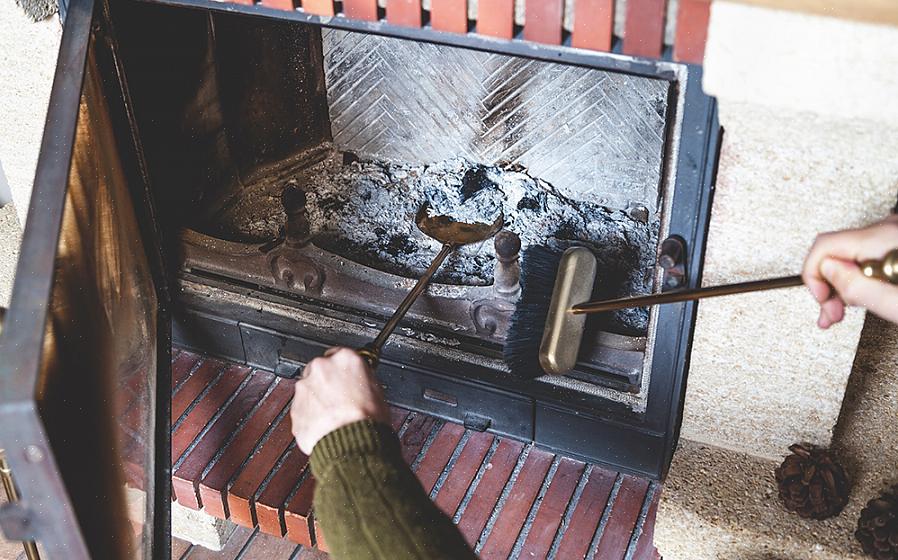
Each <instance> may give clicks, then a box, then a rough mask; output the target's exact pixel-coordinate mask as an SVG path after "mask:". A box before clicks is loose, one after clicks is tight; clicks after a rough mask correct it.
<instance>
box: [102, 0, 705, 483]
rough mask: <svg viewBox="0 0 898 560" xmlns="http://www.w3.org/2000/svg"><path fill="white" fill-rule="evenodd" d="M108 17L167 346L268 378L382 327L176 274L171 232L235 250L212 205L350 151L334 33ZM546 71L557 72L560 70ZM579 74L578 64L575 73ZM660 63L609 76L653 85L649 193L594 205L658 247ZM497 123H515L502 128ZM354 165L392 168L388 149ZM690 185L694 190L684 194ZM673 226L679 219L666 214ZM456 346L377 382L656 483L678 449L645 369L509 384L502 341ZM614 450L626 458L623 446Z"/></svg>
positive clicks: (247, 23) (677, 88)
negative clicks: (168, 298)
mask: <svg viewBox="0 0 898 560" xmlns="http://www.w3.org/2000/svg"><path fill="white" fill-rule="evenodd" d="M114 22H115V25H116V28H117V38H118V42H119V45H118V47H119V53H120V55H121V57H122V61H123V68H124V72H125V76H126V78H127V82H128V88H129V95H130V98H131V102H132V103H133V109H134V115H133V116H134V121H133V123H132V125H133V126H135V127H136V132H137V136H138V138H139V142H140V144H141V149H142V152H143V156H144V159H145V161H146V165H147V171H148V176H149V178H150V181H151V184H152V188H153V191H154V195H155V197H156V201H157V219H158V220H159V222H160V224H161V225H162V235H163V237H164V239H163V241H164V243H165V245H166V247H167V252H166V255H167V258H168V260H169V266H168V270H169V271H171V275H172V278H171V281H172V283H173V285H175V286H177V287H178V290H177V291H178V293H179V296H178V298H177V300H178V301H177V305H176V309H175V315H176V316H177V317H178V320H177V321H176V324H175V326H174V327H175V334H174V336H175V339H176V341H178V342H179V343H180V344H182V345H187V346H191V347H193V348H196V349H199V350H203V351H207V352H211V353H217V354H220V355H223V356H226V357H230V358H233V359H237V360H239V361H243V362H246V363H249V364H250V365H253V366H256V367H261V368H264V369H270V370H278V369H280V368H284V367H291V366H295V365H297V364H301V363H303V362H304V361H306V360H307V359H309V358H311V357H313V356H314V355H317V354H318V353H320V351H321V349H322V348H323V347H324V346H325V345H327V344H333V343H340V344H346V345H361V344H363V343H364V342H366V340H367V339H368V338H370V337H371V336H372V335H373V333H374V332H375V331H376V328H375V326H374V325H375V324H376V322H377V321H373V322H372V323H371V324H368V323H367V322H366V321H363V324H362V325H359V321H358V318H359V316H358V315H354V314H353V313H352V310H351V309H345V308H342V307H340V306H339V305H329V306H323V307H322V306H320V305H317V304H316V303H315V302H313V301H311V300H310V299H309V298H307V297H304V296H303V295H302V294H299V295H297V294H295V293H289V291H285V290H279V289H260V288H259V285H258V284H257V283H255V282H254V278H253V277H252V275H251V274H249V273H248V274H247V275H246V276H245V277H243V278H234V277H231V278H223V277H222V276H221V275H216V274H214V273H211V272H210V271H208V270H207V271H198V270H193V269H188V270H185V269H184V268H183V266H182V265H183V262H184V258H185V257H184V254H185V251H188V249H186V248H185V244H184V242H183V236H182V231H183V230H184V229H185V228H187V229H190V230H194V231H196V232H199V233H200V234H205V235H206V236H208V237H209V238H210V239H216V238H217V239H220V240H221V241H222V242H231V243H236V242H241V241H245V240H242V239H239V238H238V237H237V236H234V235H233V234H232V233H231V232H228V231H226V230H224V229H222V227H221V223H220V222H219V221H217V219H216V216H217V215H218V214H217V212H218V211H219V210H220V209H221V208H222V206H223V205H227V204H228V202H229V201H230V200H233V198H234V197H237V196H239V195H240V194H241V193H242V191H243V190H244V189H245V188H246V186H247V185H251V184H253V183H254V182H256V181H258V180H260V179H261V178H264V177H266V176H271V175H273V174H276V173H277V171H278V170H280V169H283V168H284V166H285V162H286V163H287V164H288V165H289V163H290V162H291V161H294V160H295V158H296V157H298V156H297V155H298V154H300V155H301V154H307V153H309V152H310V151H314V150H315V149H317V148H319V147H321V146H330V145H332V143H334V142H335V139H336V148H337V149H339V148H340V147H345V148H352V145H351V144H352V143H351V142H349V141H345V136H344V141H340V139H339V137H338V136H337V130H338V129H339V130H341V131H343V132H345V128H344V129H341V128H340V127H339V126H335V125H334V122H333V118H334V115H335V111H334V107H335V98H334V93H335V92H336V88H337V84H335V83H333V82H331V83H329V81H328V80H329V77H330V78H331V79H332V78H333V74H332V71H333V67H331V68H330V69H329V67H328V64H329V61H328V55H329V54H331V55H333V54H334V52H336V51H334V50H331V51H328V50H327V48H326V45H327V44H328V40H327V38H326V35H327V34H328V33H334V30H332V29H323V28H321V27H319V26H318V25H314V24H310V22H292V21H287V20H285V19H275V18H259V17H247V16H246V15H244V14H239V13H225V12H222V11H216V10H215V9H211V10H195V9H180V8H173V7H172V6H168V5H165V3H159V2H146V3H144V2H135V3H126V4H123V5H122V6H121V7H120V8H117V9H115V10H114ZM342 33H346V31H342ZM378 40H380V39H378ZM384 40H386V39H384ZM390 40H393V41H397V40H399V39H390ZM518 54H524V53H518ZM521 60H522V61H526V59H525V58H522V59H521ZM574 60H576V57H575V58H574ZM330 62H331V63H332V62H333V61H330ZM523 63H524V62H522V64H523ZM545 64H548V65H549V66H552V65H553V63H545ZM555 66H558V71H563V68H564V67H565V64H558V65H555ZM589 66H590V64H589V63H588V62H584V63H583V64H580V65H577V64H575V65H574V66H572V68H575V69H576V68H588V67H589ZM662 66H663V64H662ZM669 66H670V68H667V67H664V68H661V67H659V68H657V69H655V70H652V69H649V70H650V71H646V72H642V73H643V76H638V75H635V74H615V73H608V74H609V75H612V76H613V77H614V78H615V79H616V80H618V81H617V82H615V84H616V85H615V87H616V88H617V89H620V88H625V87H627V84H628V83H631V82H638V81H640V80H643V82H644V84H645V85H646V86H647V87H648V88H649V89H652V88H654V91H655V93H657V96H658V97H657V98H656V99H651V100H649V101H647V102H646V105H645V107H643V108H642V109H641V110H643V109H651V110H652V112H653V113H654V116H653V118H655V119H660V120H661V122H662V124H661V125H659V126H654V125H653V126H649V127H648V128H646V129H644V130H643V132H644V131H646V130H648V131H654V132H653V133H652V134H657V136H658V138H655V139H654V140H653V141H654V142H656V143H655V144H653V146H654V148H652V150H648V151H646V150H643V152H642V153H641V154H640V155H639V157H648V161H647V162H644V163H645V165H644V166H643V168H642V169H641V171H640V172H645V173H648V174H649V176H651V177H654V178H655V179H652V181H655V180H657V182H656V183H654V184H648V185H646V186H645V189H644V192H647V193H649V194H648V195H647V196H642V197H641V198H640V197H637V196H630V197H629V198H623V199H620V200H610V199H603V200H600V201H599V202H601V203H602V204H608V205H609V207H612V209H613V210H615V211H618V212H621V213H630V212H633V211H634V207H638V208H635V211H636V213H637V214H641V213H642V211H647V212H649V214H650V215H652V216H654V219H656V220H658V222H659V224H660V225H659V231H658V234H659V235H660V236H662V237H663V236H664V235H666V233H667V230H668V228H669V226H668V221H669V220H670V217H669V216H667V215H666V214H667V213H668V211H669V209H670V208H672V207H675V205H673V203H672V199H673V197H674V196H675V194H676V192H678V191H679V184H678V183H677V179H676V177H677V170H678V169H679V168H680V165H681V164H680V163H679V161H680V160H679V159H678V158H679V155H678V148H676V147H674V148H672V147H671V145H674V146H676V145H679V144H678V143H679V141H680V140H679V132H678V130H679V122H680V119H683V118H684V117H683V102H682V98H681V96H682V95H684V93H685V81H680V82H678V81H677V79H675V77H676V75H677V74H676V72H675V71H673V70H671V68H673V67H674V65H669ZM329 72H330V73H331V74H329ZM596 72H600V71H598V70H597V71H596ZM601 72H604V73H607V72H605V71H601ZM644 76H647V77H644ZM682 76H686V74H685V73H683V74H682ZM690 76H691V75H690ZM653 77H654V80H653V79H652V78H653ZM691 79H692V80H693V82H695V81H696V80H698V79H699V78H698V77H691ZM655 82H657V84H654V83H655ZM696 83H697V82H696ZM656 85H657V87H655V86H656ZM407 87H408V88H414V87H415V84H407ZM692 87H697V85H696V86H692ZM643 93H644V92H643ZM329 95H330V97H329ZM662 101H663V103H660V102H662ZM659 103H660V105H659ZM703 103H705V102H704V101H702V102H701V103H699V104H698V105H697V109H696V113H695V114H696V117H695V118H697V119H698V121H696V122H697V123H698V124H697V126H698V127H699V128H700V127H703V126H707V125H708V124H709V123H710V122H711V121H707V122H706V121H704V120H702V119H710V118H712V117H709V115H712V114H713V113H712V112H711V110H710V109H708V108H707V105H705V104H703ZM584 108H585V109H589V108H590V107H588V104H587V106H585V107H584ZM406 109H407V108H406ZM638 114H639V115H643V116H645V115H649V116H651V113H638ZM417 116H418V115H412V117H417ZM637 120H638V119H637ZM481 122H483V121H481ZM508 123H511V126H514V122H513V121H510V120H509V121H508ZM613 125H614V123H611V125H610V126H611V128H614V126H613ZM503 126H509V124H506V125H503ZM332 131H333V133H332ZM332 134H333V135H332ZM652 134H649V136H652ZM639 140H640V141H645V140H646V138H640V139H639ZM703 141H705V142H708V140H707V138H703ZM655 149H657V154H655V153H654V150H655ZM697 149H698V150H699V158H698V161H706V158H707V157H708V155H709V153H710V152H708V149H709V148H708V147H707V146H705V145H703V146H698V148H697ZM358 151H362V152H364V150H358ZM647 154H648V155H647ZM363 155H365V156H368V157H372V156H375V157H376V156H381V155H382V156H383V157H384V158H385V159H390V155H389V154H386V155H384V154H378V153H373V154H363ZM463 155H469V154H463ZM649 156H650V157H649ZM712 157H713V156H712ZM497 159H498V158H497ZM478 163H480V164H490V163H492V162H490V161H481V162H478ZM495 163H501V162H495ZM619 164H620V162H616V165H618V166H619ZM668 164H671V165H673V167H671V165H668ZM674 164H675V165H674ZM693 171H694V172H695V176H694V177H695V180H696V184H697V185H698V184H699V183H701V182H703V181H707V180H709V179H708V176H707V175H706V168H705V164H704V163H702V164H700V165H698V166H696V165H695V164H693V165H692V169H690V172H693ZM675 183H677V189H674V184H675ZM694 188H699V189H701V187H700V186H697V187H690V189H694ZM690 189H687V190H686V191H684V194H682V195H679V196H681V197H692V196H696V197H697V198H696V199H695V200H696V201H698V202H696V203H695V204H703V202H701V201H702V200H704V201H705V202H704V203H706V202H707V200H708V199H707V198H704V199H703V198H702V197H703V195H702V194H701V193H700V192H697V191H693V190H690ZM587 194H589V193H587ZM598 198H602V197H598ZM597 200H598V199H597ZM688 200H691V199H688ZM688 204H693V202H689V203H688ZM672 205H673V206H672ZM686 212H687V213H688V210H687V211H686ZM699 212H700V213H701V211H699ZM701 215H703V214H701ZM672 216H673V218H674V219H675V220H676V219H678V218H677V217H676V212H674V214H672ZM703 220H704V218H701V219H700V220H698V225H697V226H696V227H698V229H696V230H694V231H692V233H690V232H686V233H685V234H684V236H685V237H686V239H687V241H689V242H691V241H693V240H694V239H697V240H698V241H699V245H698V246H697V248H695V249H693V248H691V247H690V254H693V255H694V254H697V253H695V252H696V251H699V252H700V251H701V243H700V241H701V237H702V236H703V229H702V226H701V223H703ZM687 222H688V219H687ZM684 223H686V222H684ZM690 227H692V226H691V225H690ZM696 236H697V237H696ZM652 252H653V253H654V246H652ZM652 257H654V255H652ZM698 266H699V265H698V264H689V265H688V267H689V268H690V270H692V271H693V275H692V276H691V277H690V281H691V282H695V280H696V279H697V276H698V275H697V274H695V272H696V271H697V270H699V268H698ZM645 274H647V275H648V277H649V278H650V285H651V286H652V289H658V288H657V286H658V279H659V277H660V276H659V271H658V270H657V269H655V268H654V267H653V266H650V267H649V268H648V269H647V270H646V271H645ZM690 316H691V311H689V308H688V306H687V307H684V308H683V309H682V310H681V311H677V312H676V316H674V315H671V316H670V317H669V318H668V319H665V320H666V321H667V324H668V325H670V326H672V325H673V324H676V325H680V322H681V321H683V323H682V324H683V325H687V327H686V328H687V329H688V330H687V332H686V333H685V336H686V338H685V339H684V338H682V336H683V331H678V332H680V334H678V335H677V336H676V337H673V338H672V339H671V340H670V344H667V343H665V345H664V348H663V351H664V355H665V356H666V357H670V359H671V360H673V362H672V363H671V364H664V365H662V366H659V367H661V368H662V369H665V368H668V367H669V368H671V370H672V371H673V370H675V371H682V369H683V367H684V358H678V356H682V352H683V351H684V348H686V347H688V344H689V341H688V337H689V332H691V322H690V321H691V319H689V317H690ZM653 317H654V315H653ZM652 321H656V319H655V318H653V319H652ZM663 322H664V321H662V323H663ZM677 328H682V327H681V326H678V327H677ZM459 340H461V343H460V346H454V347H445V346H443V347H441V346H440V344H439V343H434V342H433V341H432V340H431V341H429V340H426V339H420V338H418V339H416V338H415V337H414V336H408V337H405V338H403V339H402V346H403V352H402V355H401V357H398V356H397V355H395V354H394V355H392V356H391V355H390V353H389V352H388V353H387V354H386V356H385V361H384V367H383V368H382V371H381V372H380V374H381V375H380V376H381V379H382V381H383V382H384V384H385V385H387V386H388V391H387V394H388V396H389V397H390V398H392V399H393V400H394V401H395V402H397V403H400V404H404V405H406V406H410V407H411V408H414V409H418V410H424V411H427V412H430V413H433V414H436V415H438V416H443V417H445V418H450V419H453V420H460V421H464V422H467V423H469V424H470V425H471V426H479V427H482V428H483V429H490V430H491V431H495V432H498V433H506V434H509V435H513V436H515V437H518V438H520V439H524V440H529V441H537V442H538V443H540V444H541V445H545V446H547V447H550V448H554V449H558V450H563V451H565V452H568V453H571V454H574V455H581V456H583V457H587V458H593V459H598V460H600V461H604V462H607V463H608V464H611V465H614V466H616V467H617V468H620V469H622V470H625V471H627V470H629V471H631V472H635V473H641V474H647V475H649V476H653V477H659V476H661V473H663V472H664V470H665V469H666V464H667V459H665V457H666V456H669V452H670V449H671V447H670V446H671V443H670V442H671V441H672V438H673V440H674V441H675V433H674V431H672V430H671V424H670V421H671V418H672V419H673V422H674V424H676V423H677V422H678V412H676V410H677V408H678V406H677V405H676V404H674V405H673V409H672V410H673V411H674V412H673V416H672V417H668V416H667V414H668V413H669V412H665V410H666V409H667V407H668V406H671V405H670V402H671V401H670V400H671V399H673V400H674V401H676V400H677V397H676V392H677V391H679V389H678V387H681V386H680V385H679V383H680V381H677V379H679V377H663V378H659V379H661V380H660V381H658V382H657V384H658V385H659V386H660V389H658V390H655V389H654V387H655V384H656V383H655V381H654V380H653V381H652V382H651V383H652V391H655V395H656V397H655V398H654V401H652V399H650V392H649V390H648V389H649V378H648V377H644V378H643V377H639V376H641V375H642V373H639V374H638V375H637V377H635V378H632V379H630V381H629V382H627V381H626V380H623V381H621V380H620V379H619V378H615V379H614V380H609V379H610V378H609V379H606V380H603V381H602V382H601V383H600V384H599V385H598V387H599V389H598V390H596V391H592V389H590V391H586V392H584V391H582V390H580V389H579V388H578V385H577V384H578V383H580V381H579V380H577V379H571V380H569V382H565V383H561V384H558V383H546V382H542V381H520V380H515V379H511V378H509V376H508V375H507V373H504V372H503V371H502V370H503V366H502V364H501V360H500V354H499V352H500V350H501V347H500V346H497V345H496V344H483V341H482V339H478V338H477V337H465V336H462V337H460V338H459ZM653 344H654V342H653V340H651V339H650V340H648V341H646V340H645V339H644V340H643V348H651V347H652V346H653ZM684 345H685V346H684ZM638 352H643V353H645V352H646V351H645V350H638ZM649 354H650V352H649ZM640 355H642V356H643V359H642V360H641V361H640V372H642V367H643V365H644V366H645V367H646V368H647V369H646V372H645V373H646V375H647V374H648V372H649V371H648V370H649V369H655V366H653V365H652V363H651V361H650V360H648V361H646V354H640ZM653 373H654V372H653ZM675 375H680V374H675ZM653 379H654V378H653ZM581 385H582V384H581ZM586 385H588V386H589V384H588V383H587V384H586ZM590 387H591V386H590ZM670 391H673V393H671V392H670ZM427 395H430V398H427ZM433 395H450V396H451V397H453V398H454V399H455V402H454V403H451V402H446V401H445V400H444V401H443V402H441V401H440V399H434V398H433ZM609 396H610V397H611V398H609ZM653 402H654V405H653V404H652V403H653ZM634 403H635V404H634ZM601 426H604V427H601ZM594 428H595V429H594ZM587 434H588V435H587ZM623 448H627V451H626V452H625V453H621V451H620V450H621V449H623Z"/></svg>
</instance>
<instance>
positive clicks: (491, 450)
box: [452, 437, 501, 525]
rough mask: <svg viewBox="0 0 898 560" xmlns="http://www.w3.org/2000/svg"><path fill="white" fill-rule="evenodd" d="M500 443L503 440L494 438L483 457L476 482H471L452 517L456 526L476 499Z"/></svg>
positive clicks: (476, 475) (475, 478)
mask: <svg viewBox="0 0 898 560" xmlns="http://www.w3.org/2000/svg"><path fill="white" fill-rule="evenodd" d="M500 441H501V440H500V438H498V437H494V438H493V443H492V444H490V448H489V450H488V451H487V452H486V455H485V456H484V457H483V461H482V462H481V463H480V468H479V469H477V474H475V475H474V480H472V481H471V484H470V485H469V486H468V489H467V490H466V491H465V495H464V497H463V498H462V500H461V503H460V504H458V509H457V510H456V512H455V515H453V516H452V522H453V523H455V524H456V525H458V523H459V521H461V516H462V515H464V514H465V509H467V507H468V503H469V502H470V501H471V498H473V497H474V492H475V491H476V490H477V487H478V486H479V485H480V479H482V478H483V475H484V474H485V473H486V470H487V468H486V467H487V465H489V464H490V461H492V460H493V457H494V456H495V455H496V450H497V449H498V448H499V443H500Z"/></svg>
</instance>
